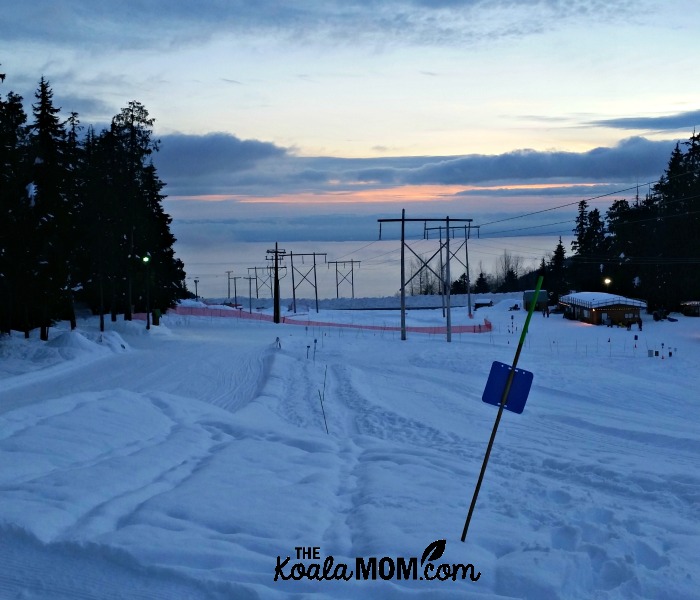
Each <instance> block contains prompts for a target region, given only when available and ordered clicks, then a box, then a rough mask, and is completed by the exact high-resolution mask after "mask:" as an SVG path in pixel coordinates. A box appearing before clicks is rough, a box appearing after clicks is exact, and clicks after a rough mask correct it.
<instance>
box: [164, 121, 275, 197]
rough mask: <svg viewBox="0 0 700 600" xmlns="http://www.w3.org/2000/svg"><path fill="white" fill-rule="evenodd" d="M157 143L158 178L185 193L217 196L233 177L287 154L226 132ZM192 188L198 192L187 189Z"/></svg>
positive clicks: (168, 138) (176, 137)
mask: <svg viewBox="0 0 700 600" xmlns="http://www.w3.org/2000/svg"><path fill="white" fill-rule="evenodd" d="M160 141H161V144H160V152H159V153H158V156H157V158H156V163H157V167H158V172H159V174H160V177H161V179H163V181H166V182H167V183H168V184H170V185H171V186H172V187H174V188H178V187H179V188H182V189H181V193H185V194H186V193H195V194H197V193H204V192H202V190H208V191H209V193H220V191H221V187H222V186H225V185H226V182H227V181H230V180H231V177H232V176H233V175H235V174H237V173H240V172H242V171H250V170H251V169H254V168H255V167H258V166H259V165H260V164H261V163H263V162H265V161H268V160H270V159H275V158H276V159H282V158H284V157H285V156H286V155H287V152H288V151H287V149H286V148H282V147H280V146H276V145H275V144H272V143H270V142H262V141H259V140H241V139H239V138H237V137H236V136H234V135H231V134H228V133H208V134H205V135H187V134H180V133H175V134H168V135H164V136H162V137H161V138H160ZM193 186H196V187H199V191H198V190H197V189H191V188H192V187H193ZM185 188H187V189H185ZM214 190H215V191H214Z"/></svg>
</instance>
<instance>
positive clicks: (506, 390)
mask: <svg viewBox="0 0 700 600" xmlns="http://www.w3.org/2000/svg"><path fill="white" fill-rule="evenodd" d="M542 280H543V277H542V275H540V277H539V279H538V280H537V286H536V287H535V295H534V296H533V297H532V302H531V303H530V309H529V310H528V312H527V319H525V327H523V331H522V333H521V334H520V341H519V342H518V349H517V350H516V351H515V357H514V358H513V365H512V367H511V369H510V373H508V379H507V380H506V386H505V388H503V396H501V403H500V404H499V406H498V414H497V415H496V422H495V423H494V424H493V431H491V439H490V440H489V445H488V447H487V448H486V455H485V456H484V462H483V464H482V465H481V473H479V480H478V481H477V482H476V488H475V489H474V496H473V497H472V503H471V505H470V506H469V513H468V514H467V520H466V521H465V522H464V529H463V530H462V541H465V540H466V539H467V531H468V530H469V523H470V522H471V520H472V514H473V513H474V507H475V506H476V499H477V498H478V496H479V490H480V489H481V482H482V481H483V480H484V473H486V465H487V464H488V462H489V456H491V448H493V442H494V440H495V439H496V432H497V431H498V424H499V423H500V422H501V417H502V416H503V409H504V407H505V405H506V402H507V401H508V394H509V393H510V386H511V385H512V384H513V378H514V377H515V367H517V366H518V360H519V359H520V352H521V351H522V349H523V344H524V343H525V336H526V335H527V329H528V327H529V326H530V319H531V318H532V313H533V312H535V306H536V305H537V299H538V297H539V295H540V289H542Z"/></svg>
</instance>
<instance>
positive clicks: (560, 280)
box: [547, 237, 569, 303]
mask: <svg viewBox="0 0 700 600" xmlns="http://www.w3.org/2000/svg"><path fill="white" fill-rule="evenodd" d="M547 275H548V280H547V289H548V290H549V291H550V293H551V300H552V302H554V303H556V302H559V298H560V296H563V295H565V294H568V293H569V284H568V281H567V272H566V250H565V249H564V244H563V243H562V241H561V237H560V238H559V242H558V243H557V246H556V248H554V253H553V254H552V258H551V259H550V261H549V264H548V265H547Z"/></svg>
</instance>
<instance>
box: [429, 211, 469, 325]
mask: <svg viewBox="0 0 700 600" xmlns="http://www.w3.org/2000/svg"><path fill="white" fill-rule="evenodd" d="M448 218H449V217H448ZM452 220H454V219H452ZM463 220H465V221H467V222H468V223H467V225H463V226H459V227H453V226H450V227H449V228H448V237H450V235H454V232H455V231H459V230H461V229H463V230H464V242H463V244H462V245H464V253H465V256H464V259H465V262H462V261H461V260H460V259H459V256H457V253H458V252H459V250H460V249H461V248H462V245H460V246H459V248H457V249H456V250H455V251H454V252H451V251H449V250H448V252H447V254H448V256H447V261H448V262H449V261H450V259H452V258H454V259H456V260H457V261H458V262H459V263H460V264H461V265H462V266H463V267H464V269H465V275H466V278H467V310H468V313H467V314H468V315H469V318H470V319H471V318H473V317H474V315H473V313H472V292H471V277H470V276H469V239H470V237H471V230H472V229H476V231H477V234H478V232H479V228H480V227H481V225H472V224H471V221H472V219H463ZM435 229H437V230H438V231H439V232H440V245H441V246H442V229H443V228H442V226H438V227H426V228H425V235H426V239H427V238H428V236H429V235H430V234H429V232H430V231H433V230H435ZM441 256H442V255H441ZM446 279H447V284H448V285H450V284H451V281H449V279H450V278H449V277H446Z"/></svg>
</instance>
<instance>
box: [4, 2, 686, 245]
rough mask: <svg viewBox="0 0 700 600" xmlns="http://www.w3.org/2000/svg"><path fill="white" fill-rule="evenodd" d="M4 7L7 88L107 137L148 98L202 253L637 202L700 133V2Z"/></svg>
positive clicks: (191, 238)
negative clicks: (389, 220) (420, 222)
mask: <svg viewBox="0 0 700 600" xmlns="http://www.w3.org/2000/svg"><path fill="white" fill-rule="evenodd" d="M4 5H5V6H4V8H3V11H2V18H1V19H0V40H2V41H1V42H0V63H1V66H0V72H2V73H6V75H7V77H6V80H5V82H4V83H3V84H0V93H2V94H3V95H4V94H7V92H8V91H10V90H12V91H14V92H16V93H19V94H21V95H22V96H24V98H25V100H26V102H27V105H29V103H31V102H32V101H33V94H34V91H35V90H36V88H37V84H38V81H39V78H40V77H41V76H42V75H43V76H45V77H46V78H47V79H48V80H49V82H50V84H51V86H52V88H53V90H54V99H55V102H56V105H57V106H60V107H62V110H63V113H64V114H65V115H66V116H67V114H68V113H69V112H70V111H77V112H78V113H79V115H80V118H81V121H82V122H83V124H85V125H87V124H93V125H95V126H96V127H97V128H98V129H101V128H102V127H105V126H107V124H108V123H109V121H110V119H111V117H112V116H113V115H115V114H116V113H117V112H119V110H120V109H121V108H122V107H124V106H126V105H127V103H128V102H129V101H131V100H137V101H139V102H141V103H143V104H144V105H145V106H146V108H147V109H148V111H149V112H150V115H151V116H152V117H154V118H155V119H156V123H155V130H156V134H157V136H158V137H159V138H160V140H161V151H160V152H159V154H158V155H157V156H156V158H155V162H156V166H157V167H158V172H159V174H160V176H161V178H162V179H163V180H164V181H165V182H166V183H167V187H166V190H165V191H166V193H167V194H168V200H167V210H168V211H169V212H170V213H171V214H172V215H173V217H174V218H175V228H176V232H177V235H178V237H179V238H180V239H181V240H182V241H183V243H188V244H196V243H202V244H205V243H212V235H211V232H208V229H207V225H208V224H211V223H219V224H221V223H230V224H231V225H236V227H231V228H228V229H227V230H226V231H225V233H223V234H222V235H223V238H222V239H219V238H216V240H215V241H216V243H218V242H221V241H224V240H226V239H229V240H239V241H240V240H243V241H245V240H248V239H251V240H259V241H262V240H263V239H265V240H267V239H273V236H282V237H284V235H288V236H291V237H293V238H295V239H322V238H323V237H324V236H330V237H331V238H332V239H338V240H342V239H349V240H352V239H371V238H370V237H369V236H376V218H377V217H385V216H391V217H398V216H400V211H401V208H406V209H407V211H408V212H409V213H410V216H422V215H424V214H439V215H445V214H449V215H450V216H452V217H454V218H462V217H470V218H472V217H473V218H475V222H479V221H481V222H482V223H490V222H493V221H500V220H502V219H503V218H508V217H509V216H513V215H518V214H523V213H527V212H532V211H539V210H543V209H546V208H549V207H556V206H560V205H564V204H567V203H571V202H575V201H577V200H580V199H584V198H591V199H592V198H595V197H597V196H600V195H605V194H608V193H610V192H615V191H617V190H623V189H625V190H627V191H626V192H623V193H622V194H620V195H613V197H628V198H631V197H633V195H634V193H635V191H634V190H631V191H630V189H629V188H631V187H634V186H636V185H637V184H641V186H642V189H641V191H642V193H643V192H645V191H646V189H647V186H646V184H647V183H648V182H649V181H653V180H654V179H656V178H658V177H659V176H660V175H661V174H662V172H663V169H664V167H665V165H666V163H667V160H668V157H669V154H670V152H671V150H672V149H673V147H674V145H675V143H676V142H677V141H678V140H681V141H683V140H686V139H687V138H688V137H689V135H690V134H691V133H692V131H693V128H694V127H695V126H697V125H700V78H698V77H697V73H698V68H697V57H698V56H700V36H698V35H697V27H698V23H699V22H700V3H698V2H697V0H635V1H634V2H632V1H627V0H621V1H608V0H567V1H565V2H563V1H561V0H483V1H479V0H356V1H348V0H342V1H338V0H324V1H323V2H316V1H300V2H280V1H274V0H258V1H256V2H246V1H241V0H238V1H235V0H228V1H227V0H217V1H206V0H204V1H202V2H196V3H195V2H184V1H177V0H175V1H173V0H168V1H165V0H151V1H148V2H136V1H134V0H121V1H119V2H114V1H112V0H96V1H94V2H85V1H78V0H63V1H62V2H53V1H48V0H32V1H30V2H25V3H9V2H5V3H4ZM28 109H29V106H28ZM609 200H610V197H609V196H605V200H604V202H603V203H601V204H597V205H599V206H600V207H601V208H602V209H605V208H606V207H607V206H606V204H605V202H609ZM595 202H596V201H595V200H594V201H593V203H594V205H596V204H595ZM572 214H573V209H570V210H568V211H567V210H563V211H560V212H557V211H550V212H546V213H540V214H539V215H538V216H537V217H536V218H535V219H530V220H527V219H526V220H523V221H517V222H516V225H522V226H526V225H531V226H537V227H544V229H547V224H548V223H559V222H561V221H562V219H565V218H569V217H570V216H571V215H572ZM341 219H342V220H341ZM327 227H330V228H331V229H330V230H329V229H327ZM498 227H501V228H502V225H498ZM544 229H543V231H544ZM570 229H571V227H570V226H569V225H566V226H562V225H561V224H559V225H556V226H554V225H552V226H551V227H549V229H548V231H550V232H557V231H570ZM217 231H221V228H220V227H219V228H218V229H217ZM482 233H485V234H488V228H487V227H485V228H484V230H483V231H482ZM528 233H533V232H532V231H529V232H528ZM535 233H536V231H535ZM217 235H218V234H217ZM214 237H216V236H214Z"/></svg>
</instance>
